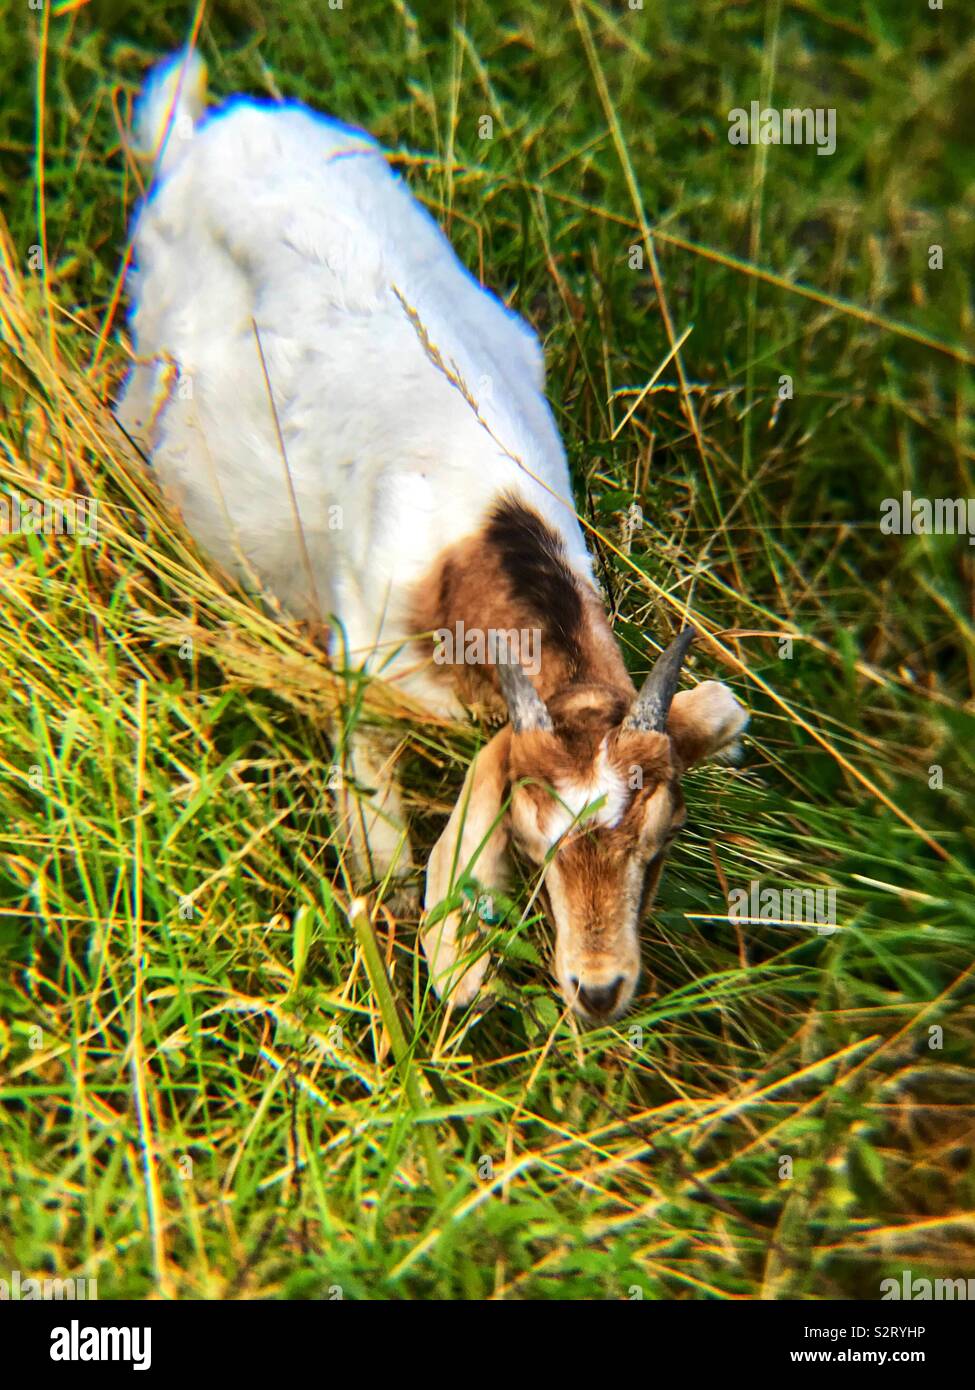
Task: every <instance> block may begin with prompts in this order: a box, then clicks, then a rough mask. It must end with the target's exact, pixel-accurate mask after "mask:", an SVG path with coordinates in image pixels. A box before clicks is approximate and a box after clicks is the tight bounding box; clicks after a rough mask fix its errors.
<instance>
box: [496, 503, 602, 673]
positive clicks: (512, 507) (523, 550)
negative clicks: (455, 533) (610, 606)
mask: <svg viewBox="0 0 975 1390" xmlns="http://www.w3.org/2000/svg"><path fill="white" fill-rule="evenodd" d="M484 544H485V545H486V546H488V547H491V548H493V549H494V550H495V551H496V553H497V556H498V560H499V562H500V567H501V573H502V574H503V575H504V577H505V579H506V580H507V586H508V589H509V591H510V592H511V593H512V594H517V595H518V598H519V600H520V601H521V603H523V604H524V605H525V608H526V609H527V611H528V612H529V613H530V614H532V615H533V616H534V619H535V624H536V626H538V627H540V628H541V629H542V634H543V647H544V646H545V644H546V642H548V643H554V644H555V645H557V646H558V647H559V648H560V649H561V651H562V653H563V654H564V655H565V656H566V657H568V658H569V661H570V663H571V664H572V665H573V666H576V667H577V666H578V664H579V658H580V655H581V650H580V649H581V645H582V596H581V594H580V593H579V581H578V579H577V578H576V577H575V575H574V574H573V573H572V571H571V570H570V569H569V566H568V564H567V563H566V559H565V547H564V546H563V544H562V539H561V537H560V536H558V535H557V534H556V533H555V532H554V531H553V530H552V528H551V527H550V526H547V525H546V523H545V522H544V521H543V520H542V518H541V517H540V516H539V515H538V514H537V512H533V511H531V510H530V509H529V508H528V507H526V506H525V505H524V503H523V502H519V501H518V499H517V498H516V497H502V498H500V500H499V501H498V502H497V503H496V504H495V507H494V510H493V512H492V513H491V517H490V520H489V521H488V524H487V527H486V529H485V533H484Z"/></svg>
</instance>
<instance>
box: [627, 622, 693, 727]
mask: <svg viewBox="0 0 975 1390" xmlns="http://www.w3.org/2000/svg"><path fill="white" fill-rule="evenodd" d="M695 636H696V633H695V631H694V629H693V628H692V627H685V628H684V631H683V632H681V633H680V634H679V635H678V636H677V637H675V638H674V640H673V641H672V642H671V644H670V646H669V647H668V648H667V650H666V651H664V652H661V653H660V655H659V656H658V657H657V660H656V661H655V662H654V664H653V667H652V668H651V671H650V674H649V675H648V676H647V678H646V680H645V681H644V682H643V689H642V690H641V691H640V693H639V695H638V696H637V697H636V699H635V700H634V701H633V705H632V708H631V709H630V712H629V714H628V715H627V716H626V718H625V719H624V720H623V728H624V729H639V730H640V732H641V733H656V734H662V733H663V731H664V730H665V729H666V727H667V715H668V714H669V713H670V702H671V701H672V700H673V698H674V693H675V691H676V690H677V682H678V680H679V679H680V668H681V667H682V666H683V664H684V657H685V656H686V655H687V649H688V647H689V646H690V645H691V643H692V642H693V641H694V638H695Z"/></svg>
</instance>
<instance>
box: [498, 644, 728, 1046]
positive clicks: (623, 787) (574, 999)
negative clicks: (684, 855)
mask: <svg viewBox="0 0 975 1390" xmlns="http://www.w3.org/2000/svg"><path fill="white" fill-rule="evenodd" d="M692 637H693V631H692V629H690V628H688V629H685V631H684V633H682V634H681V636H680V637H678V638H676V639H675V641H674V642H672V643H671V645H670V646H669V647H668V648H667V650H666V651H665V652H664V653H663V654H662V655H661V656H660V658H659V659H658V661H657V663H656V665H655V666H654V668H653V670H652V671H651V672H650V675H649V676H648V677H647V680H646V682H645V684H644V686H643V688H642V690H641V691H640V693H639V694H638V696H637V697H636V700H635V701H633V700H630V699H627V696H626V695H625V693H623V692H621V691H620V690H619V689H618V688H616V687H614V686H608V685H602V684H598V683H592V684H577V685H574V686H572V687H570V688H569V689H568V690H566V691H564V692H562V693H560V694H558V695H556V696H554V697H552V698H551V699H550V700H549V702H548V704H547V705H545V704H543V702H542V700H541V699H540V698H539V696H538V694H537V693H536V691H535V689H534V687H533V686H532V684H531V682H530V681H529V680H528V678H527V676H526V675H525V673H524V672H523V671H522V670H521V669H520V667H516V666H508V667H502V668H500V670H499V674H500V678H501V688H502V691H503V693H504V696H505V699H506V701H507V704H508V711H509V716H510V720H511V723H510V732H508V738H507V746H506V749H505V762H506V770H505V771H506V776H505V779H504V780H505V782H506V784H507V788H508V792H509V797H510V800H509V809H508V816H507V829H508V834H509V836H510V840H511V843H512V844H513V845H514V847H515V848H516V849H517V850H518V851H519V852H520V853H521V854H522V855H524V856H525V857H526V858H527V859H528V860H529V861H531V863H532V864H534V865H536V866H537V867H539V868H541V869H542V871H543V895H544V897H545V899H546V903H547V907H548V909H549V914H550V916H551V918H552V920H553V923H554V926H555V931H556V942H555V974H556V977H557V979H558V982H559V986H560V988H561V991H562V994H563V996H564V998H565V999H566V1001H567V1002H568V1003H570V1004H571V1005H572V1007H573V1008H574V1009H575V1010H576V1011H577V1012H578V1013H580V1014H582V1015H583V1016H584V1017H586V1018H588V1019H591V1020H606V1019H612V1018H615V1017H617V1016H618V1015H619V1014H621V1013H622V1012H623V1011H624V1010H625V1009H626V1007H627V1005H628V1004H629V1003H630V1000H631V999H632V997H633V992H634V990H635V988H636V984H637V980H638V978H639V973H640V947H639V934H638V929H639V921H640V916H641V913H642V911H643V910H644V909H645V908H646V907H649V905H650V904H651V903H652V901H653V898H654V895H655V893H656V889H657V884H658V882H659V879H660V874H661V871H662V868H663V862H664V859H665V857H666V854H667V851H668V849H669V848H670V845H671V842H672V841H673V839H674V838H675V836H676V835H677V834H678V832H679V831H680V829H681V827H682V825H683V824H684V820H685V809H684V798H683V795H682V793H681V786H680V779H681V776H682V774H683V773H684V771H685V770H686V769H687V768H688V767H690V766H691V765H692V764H693V763H695V762H698V761H699V760H700V759H701V758H705V757H708V756H710V755H712V754H715V753H719V752H721V751H722V750H725V749H727V748H728V747H729V746H730V745H732V744H733V743H734V742H735V740H736V739H737V737H738V735H739V734H740V733H741V731H742V730H743V728H744V727H745V724H746V723H747V720H748V716H747V714H746V713H745V711H744V710H743V709H742V707H741V706H740V705H739V704H738V702H737V700H735V698H734V696H733V695H732V693H731V691H730V690H728V688H727V687H726V686H724V685H720V684H718V683H717V682H715V681H706V682H704V683H703V684H701V685H698V686H697V687H696V688H695V689H693V690H690V691H686V692H683V693H681V694H677V693H676V686H677V680H678V677H679V674H680V668H681V664H682V662H683V659H684V655H685V653H686V651H687V647H688V645H689V643H690V640H691V638H692Z"/></svg>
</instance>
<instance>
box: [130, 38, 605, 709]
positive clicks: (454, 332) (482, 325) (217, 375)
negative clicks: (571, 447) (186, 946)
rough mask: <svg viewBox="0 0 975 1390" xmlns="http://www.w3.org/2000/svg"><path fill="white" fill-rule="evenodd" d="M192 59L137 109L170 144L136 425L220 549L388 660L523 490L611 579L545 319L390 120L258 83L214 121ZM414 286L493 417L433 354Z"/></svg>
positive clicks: (144, 298)
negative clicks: (470, 242)
mask: <svg viewBox="0 0 975 1390" xmlns="http://www.w3.org/2000/svg"><path fill="white" fill-rule="evenodd" d="M182 61H183V60H182V59H180V58H177V59H176V60H173V61H171V62H170V63H169V64H167V65H166V66H165V67H164V68H163V69H161V70H159V71H157V73H156V74H155V75H154V77H153V78H152V79H151V81H150V83H149V84H148V86H147V89H146V94H145V98H144V101H143V106H142V109H141V113H140V117H139V120H138V122H137V133H138V136H139V139H140V141H141V143H142V145H143V147H144V148H150V147H151V148H153V149H158V148H159V147H160V145H162V146H163V149H164V154H163V157H162V164H161V171H160V178H159V182H158V183H157V185H156V187H155V189H154V191H153V193H152V196H151V197H150V198H149V200H148V202H147V203H146V204H145V206H144V207H143V209H142V211H141V213H140V216H139V219H138V223H137V228H136V231H135V238H134V244H135V263H136V268H135V269H134V271H133V272H132V274H131V276H130V278H129V285H128V288H129V294H130V297H131V300H132V304H133V310H132V315H131V327H132V333H133V337H134V340H135V348H136V352H137V354H138V356H139V358H140V359H142V360H141V361H140V362H139V364H138V365H136V366H135V367H134V368H133V370H132V372H131V374H130V376H129V378H128V381H127V383H126V389H125V396H124V401H123V402H122V405H121V408H120V419H121V420H122V423H123V424H124V425H125V426H126V428H127V429H128V430H129V431H130V432H131V433H132V434H133V435H134V436H136V437H137V438H139V439H140V440H141V441H142V442H143V444H144V446H145V447H146V448H147V450H148V451H149V452H150V453H151V456H152V462H153V466H154V467H155V468H156V469H157V470H158V473H159V475H160V477H161V479H162V481H163V483H164V484H165V485H166V487H167V488H168V489H169V490H170V492H171V493H172V494H173V495H174V496H175V499H176V501H177V503H178V505H179V506H180V507H181V509H182V512H183V516H184V518H185V520H186V523H187V525H188V526H189V528H190V530H191V531H192V532H193V533H194V535H195V536H196V538H197V540H198V541H199V542H200V544H201V545H202V546H203V547H204V548H205V549H206V550H207V551H209V552H210V554H211V555H213V556H214V557H215V558H216V559H217V560H218V561H219V562H221V563H223V564H224V565H226V566H227V567H228V568H230V569H236V570H237V572H238V573H241V574H244V575H247V574H248V573H249V575H250V577H253V576H254V575H256V576H257V578H258V580H259V581H260V582H261V584H262V585H264V586H266V587H267V588H268V589H270V590H271V591H273V592H274V593H275V594H276V595H277V597H278V599H279V600H280V601H282V602H283V603H284V605H285V606H286V607H287V608H288V609H289V610H290V611H291V612H292V613H293V614H294V615H295V616H298V617H304V618H320V619H321V620H323V621H328V619H329V615H331V614H334V615H335V616H336V617H337V618H338V620H339V623H340V625H341V627H342V628H343V629H344V631H345V634H346V637H347V641H348V645H349V649H350V652H351V661H352V663H353V664H362V663H364V662H365V660H366V658H367V657H368V656H369V653H370V651H371V650H372V649H373V648H374V647H375V646H377V645H381V647H382V651H381V652H380V653H379V656H378V659H377V660H376V661H375V662H374V663H372V665H373V668H374V669H376V668H378V666H379V665H380V664H381V663H382V662H386V661H388V658H389V656H390V653H391V652H393V651H395V650H396V648H397V646H398V644H399V643H401V642H402V641H403V639H405V638H406V637H407V636H408V619H407V614H406V612H405V611H404V609H405V604H404V596H405V595H406V593H407V591H408V587H409V585H410V584H411V583H412V582H413V581H415V580H416V579H418V578H419V577H421V575H422V574H423V573H424V572H425V571H426V570H427V568H428V567H429V566H430V565H431V563H432V562H433V560H434V558H435V557H436V555H437V553H438V552H439V551H441V550H443V549H444V548H445V547H446V546H448V545H449V544H451V543H452V542H455V541H458V540H460V539H462V538H463V537H465V536H467V535H470V534H471V533H472V532H474V531H476V530H477V529H478V528H479V526H480V525H481V524H482V522H483V520H484V518H485V516H486V514H487V512H488V510H489V509H490V507H491V504H492V503H493V502H494V501H495V500H496V498H497V497H498V494H499V493H501V492H502V491H505V490H509V491H511V492H513V493H515V494H518V495H520V496H521V497H522V498H523V499H524V500H525V501H526V502H527V503H529V504H530V505H531V506H533V507H534V508H535V509H536V510H537V511H538V512H539V513H540V514H541V515H542V516H543V517H545V518H546V519H547V520H548V521H549V522H550V523H551V524H552V525H553V526H554V527H555V528H556V529H557V530H558V531H559V532H560V534H561V535H562V536H563V538H564V540H565V546H566V552H567V557H568V560H569V563H570V564H571V565H572V567H573V568H574V569H575V570H576V572H577V573H578V574H579V575H580V576H582V577H583V578H584V579H585V580H587V581H589V582H590V583H591V582H592V568H591V561H590V557H589V555H588V552H587V550H586V546H585V542H584V540H583V537H582V532H581V530H580V527H579V524H578V522H577V520H576V518H575V514H574V511H573V508H572V505H571V489H570V484H569V476H568V470H567V467H566V462H565V455H564V452H563V449H562V444H561V442H560V439H559V436H558V433H557V430H556V428H555V424H554V421H553V418H552V414H551V411H550V409H549V407H548V404H547V402H546V400H545V397H544V395H543V386H544V368H543V359H542V352H541V348H540V346H539V343H538V340H537V338H536V337H535V335H534V333H533V332H532V330H531V329H530V327H529V326H528V325H527V324H526V323H525V322H524V320H522V319H521V318H519V317H518V316H517V315H516V314H514V313H511V312H510V311H509V310H507V309H506V308H505V307H504V306H503V305H502V304H501V303H500V302H499V300H497V299H496V298H495V297H494V296H493V295H492V294H490V293H489V292H488V291H486V290H484V289H482V288H481V287H480V286H479V285H478V284H477V282H476V281H475V280H474V279H473V278H472V277H471V275H470V274H469V273H468V272H467V271H466V270H465V269H464V267H463V266H462V265H461V264H460V262H459V261H458V259H457V257H456V256H455V254H454V252H453V250H452V248H451V246H450V244H449V242H448V241H447V240H446V238H445V237H444V236H443V234H442V233H441V231H440V230H439V228H438V227H437V225H436V223H435V222H434V221H433V219H432V218H431V217H430V216H429V215H428V214H427V212H426V211H425V210H424V209H423V208H422V207H421V206H420V204H419V203H418V202H417V201H416V200H415V199H414V198H413V197H412V196H411V194H410V192H409V190H408V189H407V187H406V185H405V184H404V183H403V182H402V181H401V180H400V179H399V178H397V177H396V176H395V175H394V174H393V173H392V172H391V170H390V169H389V167H388V165H387V163H386V159H385V157H384V155H383V153H382V151H381V149H380V148H379V146H378V145H377V144H376V143H375V142H374V141H373V140H372V139H371V138H370V137H369V136H368V135H366V134H364V133H363V132H362V131H359V130H354V129H352V128H350V127H348V126H345V125H342V124H341V123H339V122H338V121H334V120H331V119H328V118H326V117H323V116H319V115H317V114H315V113H314V112H312V111H310V110H308V109H306V108H304V107H301V106H298V105H294V104H290V103H288V104H281V105H275V104H270V103H261V102H255V101H250V100H245V99H241V98H238V99H234V100H232V101H230V102H229V103H227V105H226V106H224V107H223V108H222V110H220V111H217V112H216V113H213V114H211V115H210V116H209V117H207V119H205V120H203V121H202V122H201V123H199V124H197V125H196V126H195V127H194V124H193V122H194V119H195V117H196V115H198V114H199V110H200V107H201V93H202V78H203V72H202V67H200V68H197V67H194V66H192V64H191V65H190V66H189V67H188V68H187V69H186V71H183V69H182V68H181V66H180V64H181V62H182ZM196 61H197V62H198V60H196ZM177 89H178V92H177ZM173 110H175V119H174V123H173V127H172V129H171V130H170V132H169V134H168V137H167V138H166V139H165V141H163V138H162V137H163V135H164V131H163V130H162V129H160V127H161V125H163V124H164V123H165V120H166V117H167V115H168V114H169V112H170V111H173ZM404 301H405V304H406V305H408V306H410V308H411V309H412V310H413V311H415V314H416V316H417V318H418V319H419V322H420V323H421V324H422V326H423V329H424V330H425V332H426V334H427V335H428V336H429V340H430V343H431V344H432V345H433V347H434V348H435V349H436V351H437V352H439V354H440V355H441V357H442V359H443V361H444V363H445V364H446V366H447V367H448V369H449V371H450V372H451V373H452V374H453V375H454V376H456V377H458V378H460V379H461V380H462V381H463V383H464V384H465V386H466V388H467V390H468V391H469V392H470V393H472V394H473V396H474V398H475V400H476V402H477V411H475V410H474V409H472V407H471V405H470V404H469V403H468V401H467V400H465V398H464V395H463V394H462V392H461V391H460V390H458V389H457V388H456V386H455V385H453V384H451V382H450V381H449V380H448V379H447V377H446V376H445V374H444V373H443V372H442V371H441V370H439V369H438V367H437V366H436V365H434V363H433V362H432V361H431V360H430V355H429V354H428V352H427V351H426V350H425V348H424V345H423V343H422V342H421V338H420V335H419V334H418V331H417V327H416V325H415V324H414V323H413V322H411V319H410V316H409V314H408V312H407V309H406V308H405V307H404ZM252 320H254V321H256V324H257V328H258V332H259V335H260V342H261V345H262V347H263V351H264V355H265V358H266V361H267V368H268V373H269V376H270V381H271V385H272V389H273V398H274V406H275V408H276V411H277V417H278V421H279V423H280V429H281V432H282V435H283V439H284V447H285V451H286V454H287V465H288V470H289V471H290V475H291V479H292V482H293V486H294V490H295V494H296V497H297V506H298V511H299V514H300V519H301V530H302V532H303V534H304V540H305V545H306V546H307V551H308V555H309V557H310V564H311V571H312V578H313V584H312V583H310V582H309V577H308V574H307V572H306V567H305V566H304V564H303V560H302V551H301V546H300V543H299V538H298V534H297V526H296V523H295V517H294V511H293V507H292V504H291V500H290V494H289V490H288V486H287V477H286V471H285V465H284V462H283V460H282V457H281V449H280V446H279V442H278V438H277V433H276V428H275V421H274V414H273V412H272V408H271V404H270V401H269V398H268V391H267V387H266V385H265V381H264V376H263V372H262V368H261V362H260V356H259V352H258V344H257V341H256V339H255V333H254V327H253V324H252ZM177 368H178V372H179V378H178V379H177V372H176V369H177ZM180 382H181V383H182V384H181V385H180V384H179V383H180ZM478 414H480V416H481V419H480V420H479V419H478ZM482 420H483V423H482ZM509 455H514V456H515V458H517V459H518V460H520V461H521V463H522V464H523V465H524V468H525V469H527V470H529V472H528V473H526V472H525V471H524V470H523V469H522V468H521V467H519V465H518V463H516V462H514V461H512V458H511V457H509ZM529 473H531V474H535V475H536V476H537V477H538V478H540V479H541V480H542V483H541V485H540V484H539V483H537V482H535V481H533V479H532V477H530V476H529ZM553 493H554V494H555V496H553V495H552V494H553ZM336 509H341V510H340V511H338V510H336ZM338 521H340V522H341V526H340V527H338V526H337V525H336V523H337V522H338ZM315 595H317V602H316V597H315ZM414 661H415V658H411V657H410V655H409V653H408V652H407V651H405V650H404V651H403V652H402V654H401V655H400V656H398V657H395V658H394V660H393V661H392V663H390V664H388V665H386V667H385V669H384V675H385V676H386V678H387V679H389V678H395V677H396V676H397V675H399V676H400V677H401V678H402V679H403V683H404V687H405V688H406V689H407V690H408V691H409V692H410V693H411V694H413V695H414V696H416V697H417V698H419V699H421V700H423V701H425V702H426V703H427V704H428V705H429V706H430V707H432V708H437V709H444V710H450V711H452V712H456V711H457V709H458V708H459V707H458V706H457V705H456V702H455V699H454V697H453V696H452V695H451V694H449V693H447V692H446V691H445V690H444V689H443V688H442V687H441V685H440V684H439V683H434V682H433V681H431V680H430V679H429V677H427V676H426V675H425V674H423V673H415V674H405V675H404V673H405V672H406V668H407V667H408V666H409V665H410V664H412V662H414Z"/></svg>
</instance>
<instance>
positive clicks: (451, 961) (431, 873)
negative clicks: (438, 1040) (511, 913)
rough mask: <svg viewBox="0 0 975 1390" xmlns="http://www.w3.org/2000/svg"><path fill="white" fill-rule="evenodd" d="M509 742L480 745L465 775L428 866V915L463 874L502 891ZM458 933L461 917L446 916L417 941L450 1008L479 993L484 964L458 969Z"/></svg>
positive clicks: (507, 734) (465, 947) (463, 950)
mask: <svg viewBox="0 0 975 1390" xmlns="http://www.w3.org/2000/svg"><path fill="white" fill-rule="evenodd" d="M510 743H511V730H510V728H505V729H502V730H501V732H500V733H498V734H495V736H494V738H492V739H491V741H490V743H487V744H485V745H484V747H483V748H482V749H481V751H480V752H479V753H478V755H477V757H476V758H475V759H474V761H473V762H472V763H471V765H470V767H469V768H468V770H467V776H466V777H465V779H464V785H463V788H462V789H461V793H460V796H459V797H458V798H457V805H456V806H455V807H454V809H453V811H452V812H451V815H450V819H449V821H448V822H447V824H446V826H445V828H444V831H443V834H442V835H441V836H440V839H439V840H438V841H437V843H436V844H435V845H434V847H433V850H432V852H431V854H430V861H429V863H428V864H427V885H426V894H425V896H424V903H425V906H426V909H427V912H430V911H431V909H432V908H435V907H436V906H437V904H438V903H441V902H443V900H444V899H445V898H446V897H448V896H449V894H450V892H451V889H452V888H453V886H454V883H455V882H456V881H457V879H459V878H460V877H461V876H462V875H463V874H464V873H466V872H467V870H468V869H470V872H471V873H472V874H473V875H474V877H475V878H476V879H477V880H478V882H479V883H480V884H481V885H482V886H483V887H484V888H485V889H486V890H490V889H492V888H495V889H500V890H503V889H505V888H506V887H507V882H508V841H509V833H508V816H507V812H506V811H504V810H503V806H504V798H505V795H506V791H507V784H508V749H509V746H510ZM475 856H476V858H475ZM472 861H473V862H472ZM459 928H460V914H459V913H457V912H451V913H449V914H448V915H447V916H446V917H443V918H441V919H440V920H439V921H438V922H436V923H435V924H434V925H433V926H431V927H429V928H427V929H426V930H424V931H423V932H422V933H421V939H422V941H423V949H424V951H425V952H426V957H427V962H428V964H429V967H430V976H431V979H432V980H433V984H434V987H435V988H436V990H437V993H438V994H446V993H447V992H448V990H449V991H450V995H451V1002H452V1003H454V1004H458V1005H466V1004H469V1003H470V1001H471V1000H472V999H473V998H474V996H475V995H476V994H477V991H478V989H479V988H480V985H481V981H482V979H483V978H484V974H485V972H486V970H487V966H488V960H487V957H486V956H485V955H481V956H480V957H479V958H478V959H477V960H475V961H474V962H473V963H472V964H470V965H468V966H466V967H465V966H463V965H462V966H461V967H460V969H458V968H457V967H458V962H459V961H460V959H461V957H462V956H464V955H467V954H469V952H470V948H471V945H472V944H473V943H472V942H471V941H470V940H467V941H465V942H462V941H461V940H460V936H459Z"/></svg>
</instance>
